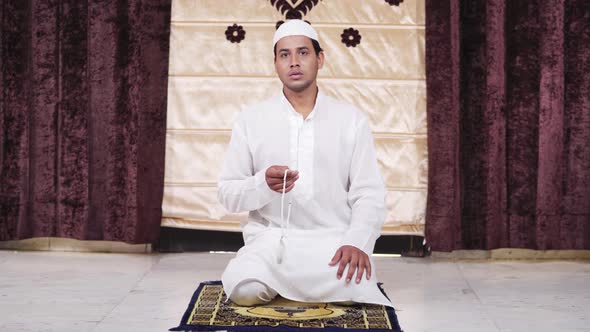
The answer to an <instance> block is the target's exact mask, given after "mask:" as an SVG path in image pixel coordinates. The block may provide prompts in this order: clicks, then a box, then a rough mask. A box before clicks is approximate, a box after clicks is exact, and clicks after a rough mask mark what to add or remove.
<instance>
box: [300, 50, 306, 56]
mask: <svg viewBox="0 0 590 332" xmlns="http://www.w3.org/2000/svg"><path fill="white" fill-rule="evenodd" d="M299 54H301V55H307V51H301V52H299Z"/></svg>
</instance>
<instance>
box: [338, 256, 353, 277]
mask: <svg viewBox="0 0 590 332" xmlns="http://www.w3.org/2000/svg"><path fill="white" fill-rule="evenodd" d="M349 261H350V257H346V256H344V257H342V259H340V266H339V267H338V272H336V278H338V279H340V278H342V273H343V272H344V269H345V268H346V265H347V264H348V262H349Z"/></svg>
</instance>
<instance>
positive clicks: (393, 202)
mask: <svg viewBox="0 0 590 332" xmlns="http://www.w3.org/2000/svg"><path fill="white" fill-rule="evenodd" d="M164 192H165V195H164V202H163V204H162V209H163V214H164V216H165V218H164V219H169V220H168V221H167V222H166V221H165V222H164V223H163V225H165V226H166V225H167V226H173V224H175V226H181V227H183V228H194V229H216V225H217V226H220V227H223V230H232V231H238V230H239V223H240V221H241V220H244V219H245V218H246V217H247V213H240V214H228V213H227V212H226V210H225V209H224V208H223V206H221V204H220V203H219V202H218V201H217V189H216V188H215V187H187V186H181V185H174V186H171V185H167V186H165V187H164ZM386 203H387V208H388V214H387V218H386V222H385V224H384V226H383V230H384V234H386V233H385V231H388V232H390V233H388V234H392V233H391V232H392V231H394V232H395V230H405V231H413V232H410V233H407V234H420V228H419V227H418V228H417V227H413V225H416V224H420V223H423V222H424V221H423V220H424V212H423V211H424V209H425V206H426V192H425V191H389V192H388V193H387V198H386ZM416 207H418V208H416ZM419 208H422V209H419ZM166 223H168V224H166ZM232 227H235V228H234V229H231V228H232Z"/></svg>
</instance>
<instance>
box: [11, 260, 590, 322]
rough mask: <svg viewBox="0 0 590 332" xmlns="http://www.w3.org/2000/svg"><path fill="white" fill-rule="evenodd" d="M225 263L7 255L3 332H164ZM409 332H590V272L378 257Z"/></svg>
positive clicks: (555, 265) (561, 264) (586, 267)
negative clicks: (195, 290)
mask: <svg viewBox="0 0 590 332" xmlns="http://www.w3.org/2000/svg"><path fill="white" fill-rule="evenodd" d="M231 257H232V255H228V254H205V253H203V254H198V253H191V254H154V255H144V254H137V255H131V254H94V253H63V252H15V251H0V331H10V332H12V331H166V330H167V329H168V328H170V327H173V326H176V325H177V324H178V321H179V319H180V317H181V315H182V313H183V312H184V309H185V307H186V305H187V303H188V301H189V299H190V296H191V295H192V293H193V291H194V289H195V287H196V286H197V285H198V283H199V282H200V281H204V280H213V279H219V277H220V274H221V271H222V270H223V268H224V266H225V264H226V263H227V262H228V261H229V259H231ZM375 259H376V264H377V265H378V266H377V268H378V269H379V279H380V280H381V281H382V282H384V283H385V288H386V290H387V293H388V294H389V295H390V298H391V299H392V301H393V303H394V305H395V307H396V310H397V313H398V317H399V320H400V324H401V325H402V328H404V330H405V331H406V332H417V331H436V332H443V331H453V332H457V331H477V332H480V331H481V332H487V331H490V332H491V331H506V332H508V331H523V332H524V331H535V332H542V331H551V332H555V331H560V332H563V331H590V263H589V262H584V261H550V262H533V261H447V260H436V259H432V258H426V259H420V258H415V259H410V258H387V257H377V258H375Z"/></svg>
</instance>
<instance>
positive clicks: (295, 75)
mask: <svg viewBox="0 0 590 332" xmlns="http://www.w3.org/2000/svg"><path fill="white" fill-rule="evenodd" d="M302 76H303V73H302V72H299V71H298V72H294V73H290V74H289V77H290V78H292V79H295V80H296V79H300V78H301V77H302Z"/></svg>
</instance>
